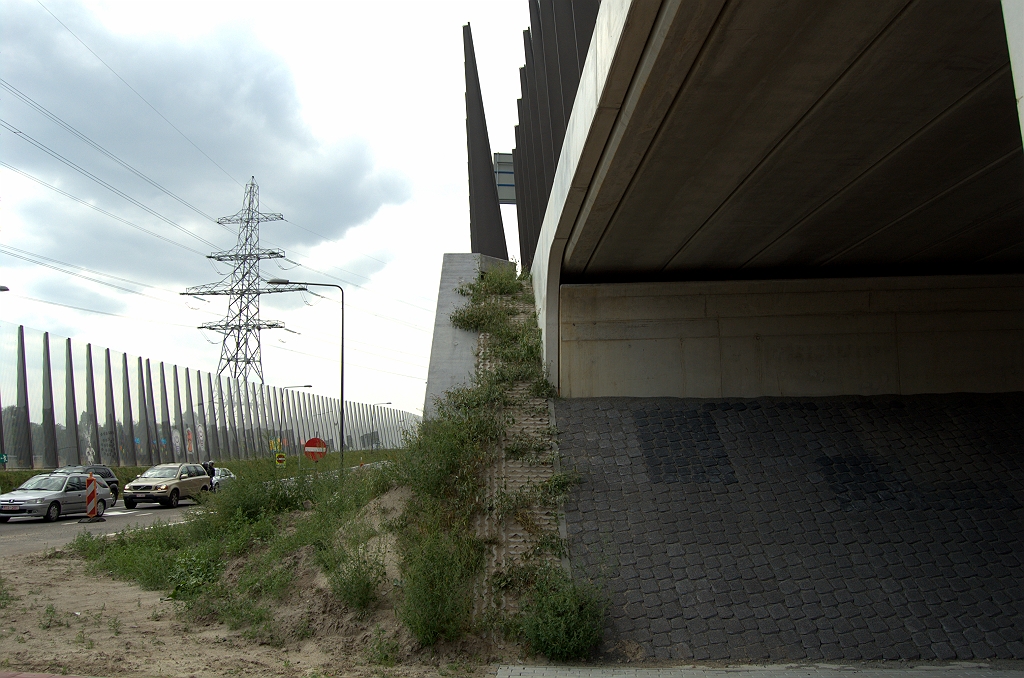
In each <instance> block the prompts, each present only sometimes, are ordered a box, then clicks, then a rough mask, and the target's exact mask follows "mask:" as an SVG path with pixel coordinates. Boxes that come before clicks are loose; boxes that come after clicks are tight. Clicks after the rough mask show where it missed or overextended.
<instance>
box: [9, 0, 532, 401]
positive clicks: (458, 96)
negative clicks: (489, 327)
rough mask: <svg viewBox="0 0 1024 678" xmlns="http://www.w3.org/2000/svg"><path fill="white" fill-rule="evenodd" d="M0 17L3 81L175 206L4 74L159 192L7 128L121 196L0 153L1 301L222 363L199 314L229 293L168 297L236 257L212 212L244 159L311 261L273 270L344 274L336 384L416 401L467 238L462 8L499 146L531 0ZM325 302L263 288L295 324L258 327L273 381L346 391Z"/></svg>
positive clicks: (122, 7) (60, 144)
mask: <svg viewBox="0 0 1024 678" xmlns="http://www.w3.org/2000/svg"><path fill="white" fill-rule="evenodd" d="M44 5H45V7H44ZM50 12H52V14H53V15H51V14H50ZM0 15H2V16H3V20H2V21H0V77H2V78H3V80H4V81H6V82H7V83H9V85H11V86H12V87H14V88H16V89H17V90H19V91H20V92H21V93H22V94H24V95H25V96H26V97H28V98H29V99H31V100H32V101H34V102H35V103H36V104H38V105H39V106H41V107H43V108H45V109H46V110H48V111H49V112H50V113H52V114H53V115H55V116H57V117H58V118H59V119H61V120H63V121H64V122H65V123H67V124H69V125H70V126H72V127H74V128H75V129H77V130H78V131H79V132H81V133H82V134H84V135H85V136H87V137H88V138H90V139H91V140H92V141H94V142H95V143H96V144H98V145H100V146H102V147H103V148H105V149H106V150H107V151H109V152H110V153H112V154H114V155H116V156H117V157H118V158H120V159H121V160H123V161H124V162H126V163H128V164H129V165H131V166H132V167H134V168H135V169H137V170H138V171H139V172H141V173H142V174H144V175H145V176H146V177H148V178H149V179H151V180H152V181H153V182H154V183H156V184H158V185H159V186H161V187H163V188H165V189H166V190H167V191H168V192H170V193H173V194H175V195H176V196H178V197H180V198H182V199H183V200H184V201H185V202H187V203H188V205H185V204H182V203H181V202H179V201H177V200H175V199H173V198H172V197H170V196H168V195H167V194H166V193H164V192H162V191H161V190H159V188H158V187H157V186H154V185H152V184H150V183H147V182H146V181H144V180H143V179H141V178H139V177H138V176H135V175H133V174H132V173H131V172H130V171H128V170H126V169H125V168H124V167H122V166H120V165H118V164H117V163H116V162H114V161H113V160H111V159H109V158H107V157H105V156H104V155H102V154H101V153H100V152H98V151H97V150H96V149H94V148H92V147H90V146H89V145H88V144H86V143H85V142H83V141H82V140H81V139H79V138H77V137H76V136H74V135H73V134H72V133H70V132H69V131H67V130H65V129H62V128H61V127H60V126H59V125H58V124H57V123H56V122H54V121H53V120H51V119H48V118H47V117H46V116H45V115H43V114H42V113H40V112H39V111H38V110H35V109H33V108H32V107H31V106H30V105H28V104H26V103H25V102H24V101H23V100H21V99H19V98H17V97H16V96H14V95H12V94H11V93H10V92H8V91H6V90H0V120H3V121H4V122H5V123H6V124H7V125H9V126H10V127H13V128H15V129H17V130H18V131H19V132H21V133H23V134H24V135H27V136H28V137H31V138H32V139H34V140H35V141H36V142H37V143H38V144H41V145H42V146H44V147H46V148H48V149H49V150H50V151H52V152H53V153H55V154H57V155H59V156H61V157H62V158H63V159H64V160H66V161H67V162H68V163H73V164H75V165H77V166H79V167H80V168H82V169H83V170H85V171H87V172H89V173H91V174H92V175H94V176H95V177H97V178H98V179H100V180H102V181H103V182H105V183H106V184H108V185H109V186H110V187H112V188H113V189H116V191H117V192H120V193H122V194H124V195H127V196H129V197H130V198H131V199H133V200H134V201H136V202H137V203H139V204H141V205H143V206H145V207H146V208H148V209H149V210H151V212H150V211H147V210H144V209H143V208H142V207H139V206H138V205H137V204H133V203H132V202H130V201H129V200H128V199H126V198H125V197H124V196H123V195H118V194H117V193H115V192H114V191H112V190H110V189H109V188H107V187H104V186H102V185H100V184H99V183H96V182H95V181H93V180H92V179H90V178H88V177H86V176H84V175H83V174H81V173H80V172H78V171H76V170H75V169H73V168H71V167H69V166H68V165H67V164H66V163H65V162H63V161H62V160H60V159H58V158H55V157H53V156H52V155H49V154H47V152H46V151H45V150H42V149H40V148H38V147H36V146H33V145H32V144H31V143H30V142H28V141H26V140H25V139H24V138H22V137H19V136H18V135H16V134H14V133H12V132H11V131H9V130H8V129H4V128H0V161H2V162H3V163H5V164H7V165H9V166H11V167H14V168H16V169H17V170H19V171H20V172H23V173H25V174H28V175H30V176H31V177H34V178H35V179H36V180H38V181H40V182H44V183H45V184H49V185H50V186H53V187H55V188H58V189H60V190H61V191H63V192H64V193H66V194H69V195H70V196H74V197H75V198H78V199H80V200H83V201H85V202H87V203H89V204H91V205H94V206H96V207H99V208H101V209H103V210H105V211H106V212H108V213H110V214H111V215H114V216H113V217H112V216H109V215H106V214H102V213H100V212H98V211H95V210H93V209H91V208H89V207H88V206H86V205H83V204H81V203H80V202H76V201H75V200H74V199H73V198H71V197H68V195H63V194H61V193H58V192H56V191H54V190H53V189H52V188H49V187H47V186H44V185H41V184H40V183H38V182H37V181H33V180H32V179H30V178H28V177H26V176H24V175H23V174H19V173H18V172H15V171H14V170H11V169H8V168H6V167H0V284H2V285H6V286H8V287H10V288H11V292H7V293H3V294H0V320H4V321H6V322H11V323H20V324H24V325H27V326H31V327H34V328H36V329H40V330H46V331H49V332H51V335H58V336H70V337H73V338H76V339H80V340H82V341H91V342H93V344H94V345H99V346H103V347H109V348H111V349H116V350H121V351H127V352H129V353H131V354H135V355H142V356H144V357H149V358H154V359H158V360H164V361H167V362H170V363H176V364H178V365H181V366H187V367H191V368H195V369H200V370H203V371H206V370H213V369H216V367H217V360H218V357H219V354H220V335H218V334H215V333H210V332H205V333H204V332H201V331H200V330H198V329H195V326H196V325H198V324H200V323H203V322H209V321H212V320H217V319H218V318H220V317H222V316H223V314H224V311H225V308H226V299H225V298H223V297H220V298H210V300H209V301H200V300H197V299H193V298H190V297H182V296H180V295H179V294H178V293H179V292H181V291H182V290H184V288H186V287H189V286H193V285H201V284H204V283H210V282H215V281H218V280H220V279H222V278H223V277H224V275H225V274H226V273H228V271H229V269H228V268H227V267H226V265H223V264H216V265H214V264H213V263H211V262H210V261H209V260H208V259H206V258H205V255H206V254H208V253H209V252H210V251H211V250H212V249H214V248H217V249H229V248H230V247H232V246H233V245H234V243H235V237H236V236H235V234H233V233H232V232H229V231H228V230H227V229H225V228H224V227H221V226H218V225H217V224H215V223H213V222H212V221H211V220H210V219H208V218H207V217H206V216H204V215H209V216H212V217H214V218H216V217H221V216H226V215H230V214H234V213H235V212H237V211H238V210H239V209H240V208H241V205H242V196H243V188H242V185H243V184H245V183H246V181H247V180H248V179H249V177H250V176H255V177H256V180H257V182H258V183H259V187H260V199H261V209H262V211H275V212H282V213H283V214H284V216H285V217H286V219H287V221H285V222H273V223H267V224H265V225H264V226H263V227H262V231H261V235H262V244H263V245H264V246H265V247H280V248H282V249H284V250H285V251H286V253H287V256H288V258H289V259H290V260H291V262H297V263H299V264H302V266H298V267H296V265H295V263H291V262H288V261H280V262H275V261H270V262H264V264H263V271H264V273H265V274H266V275H267V276H269V277H283V278H291V279H304V280H311V281H318V282H329V283H339V282H341V281H344V282H343V283H342V284H343V285H344V287H345V290H346V292H345V293H346V311H347V321H346V328H345V329H346V399H348V400H356V401H361V402H368V403H378V402H386V401H390V402H392V403H394V406H396V407H400V408H401V409H406V410H410V411H415V412H417V413H419V412H420V411H421V408H422V405H423V394H424V388H425V385H426V381H425V380H426V374H427V362H428V359H429V354H430V337H431V328H432V325H433V316H434V306H435V301H436V297H437V286H438V280H439V276H440V267H441V260H442V254H443V253H445V252H468V251H469V207H468V183H467V179H466V138H465V134H466V131H465V103H464V92H465V83H464V71H463V51H462V25H463V24H465V23H466V22H467V21H468V22H471V23H472V26H473V35H474V41H475V45H476V50H477V59H478V63H479V70H480V78H481V82H482V89H483V96H484V105H485V108H486V113H487V117H488V128H489V132H490V139H491V147H492V151H510V150H511V149H512V146H513V145H514V131H513V126H514V125H515V124H516V99H517V98H518V97H519V71H518V68H519V67H520V66H521V65H522V63H523V46H522V30H523V29H524V28H526V27H527V26H528V24H529V15H528V7H527V3H526V0H509V1H507V2H504V1H497V0H487V1H486V2H483V1H479V2H443V1H440V2H439V1H435V2H422V1H416V2H382V1H375V2H352V3H342V2H325V3H314V2H309V3H300V2H271V3H260V2H251V1H250V2H244V3H242V2H237V3H236V2H223V3H219V2H213V1H211V0H203V2H196V3H187V2H169V3H158V2H145V3H140V2H134V1H133V2H95V3H85V4H81V3H74V2H61V1H58V0H43V3H42V4H40V3H39V2H35V1H29V0H13V1H7V0H0ZM58 20H59V21H58ZM61 23H63V24H64V26H62V25H61ZM65 26H66V27H65ZM75 36H77V38H76V37H75ZM79 39H80V40H79ZM83 43H84V45H83ZM86 46H87V47H86ZM90 49H91V50H92V52H95V54H92V53H90ZM101 60H102V61H101ZM104 62H105V63H106V64H107V65H104ZM107 66H109V68H108V67H107ZM115 73H116V75H115ZM118 76H120V78H123V80H124V81H122V80H121V79H119V77H118ZM126 83H127V84H126ZM133 89H134V90H135V92H133ZM136 92H137V94H136ZM140 95H141V96H140ZM143 99H145V101H144V100H143ZM147 102H148V104H147ZM164 118H166V120H165V119H164ZM175 128H177V129H175ZM207 156H208V157H207ZM502 211H503V216H504V218H505V231H506V238H507V239H508V245H509V252H510V254H511V255H512V256H513V257H514V258H518V239H517V237H516V223H515V208H514V206H503V207H502ZM152 212H155V213H156V214H158V215H159V217H162V219H161V218H159V217H157V216H154V214H153V213H152ZM114 217H117V218H114ZM122 220H123V221H122ZM125 221H127V222H130V225H129V224H126V223H124V222H125ZM12 254H16V255H18V256H20V257H22V258H20V259H19V258H17V257H15V256H11V255H12ZM40 257H45V258H46V259H40ZM26 258H27V259H29V260H28V261H27V260H26ZM40 261H44V262H45V263H47V264H49V265H50V266H53V267H56V268H59V269H64V271H73V272H75V273H77V274H79V275H77V276H75V275H70V274H68V273H67V272H64V271H59V270H54V269H53V268H47V267H45V266H42V265H40V263H39V262H40ZM74 267H79V268H74ZM83 276H84V277H83ZM87 278H91V279H93V280H89V279H87ZM94 280H96V281H103V282H105V283H108V284H106V285H104V284H100V283H98V282H94ZM111 285H113V286H114V287H112V286H111ZM336 299H337V292H336V291H335V290H330V289H325V290H323V297H316V296H311V295H304V294H287V295H285V294H279V295H270V296H264V297H263V298H262V317H263V318H265V319H277V320H283V321H284V322H285V323H286V325H287V327H288V328H289V329H290V330H292V332H284V331H281V330H273V331H266V332H264V333H263V349H264V351H263V367H264V374H265V378H266V382H267V383H268V384H272V385H277V386H288V385H293V384H313V386H314V388H313V389H311V390H312V391H314V392H316V393H319V394H322V395H327V396H336V395H337V369H338V358H337V354H338V339H337V336H338V327H339V316H340V306H339V305H338V303H337V302H336ZM43 302H56V303H58V304H64V306H58V305H54V304H53V303H49V304H48V303H43ZM68 306H73V307H80V308H82V309H90V310H92V311H101V312H103V313H102V314H100V313H93V312H89V311H85V310H76V309H73V308H68Z"/></svg>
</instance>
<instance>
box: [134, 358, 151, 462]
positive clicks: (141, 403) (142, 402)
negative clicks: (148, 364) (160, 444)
mask: <svg viewBox="0 0 1024 678" xmlns="http://www.w3.org/2000/svg"><path fill="white" fill-rule="evenodd" d="M135 360H136V361H137V362H138V366H139V367H138V372H139V383H138V386H137V389H136V392H135V395H136V397H137V398H138V408H139V409H138V412H139V428H138V430H136V431H135V437H136V438H137V439H138V443H137V444H136V445H135V463H136V464H137V465H139V466H145V465H148V464H152V463H153V456H152V454H153V444H152V440H153V429H152V427H150V425H149V407H148V405H147V403H146V373H145V368H144V367H143V366H142V357H141V356H140V357H138V358H136V359H135Z"/></svg>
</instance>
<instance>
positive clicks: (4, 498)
mask: <svg viewBox="0 0 1024 678" xmlns="http://www.w3.org/2000/svg"><path fill="white" fill-rule="evenodd" d="M93 477H94V478H95V480H96V515H97V516H102V515H103V512H104V511H106V510H107V504H109V503H110V488H109V487H107V484H106V483H105V482H103V478H99V477H96V476H93ZM87 478H88V476H86V475H83V474H79V473H71V474H69V473H53V474H50V473H44V474H42V475H38V476H32V477H31V478H29V479H28V480H26V481H25V482H23V483H22V484H21V485H20V486H19V487H16V488H15V489H13V490H11V491H10V492H7V493H5V494H0V523H6V522H7V521H8V520H10V519H11V518H15V517H17V516H31V517H36V518H42V519H43V520H45V521H48V522H52V521H54V520H57V518H59V517H60V516H61V515H68V514H71V513H85V512H86V505H85V482H86V480H87Z"/></svg>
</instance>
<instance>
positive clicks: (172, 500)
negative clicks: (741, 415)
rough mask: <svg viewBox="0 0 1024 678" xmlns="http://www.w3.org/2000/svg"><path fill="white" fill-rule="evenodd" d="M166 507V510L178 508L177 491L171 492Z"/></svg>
mask: <svg viewBox="0 0 1024 678" xmlns="http://www.w3.org/2000/svg"><path fill="white" fill-rule="evenodd" d="M166 506H167V507H168V508H178V491H177V490H171V496H170V497H168V498H167V504H166Z"/></svg>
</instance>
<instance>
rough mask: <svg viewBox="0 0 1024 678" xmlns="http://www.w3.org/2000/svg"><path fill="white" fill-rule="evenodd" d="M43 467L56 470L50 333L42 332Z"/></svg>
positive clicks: (55, 425)
mask: <svg viewBox="0 0 1024 678" xmlns="http://www.w3.org/2000/svg"><path fill="white" fill-rule="evenodd" d="M42 453H43V467H44V468H57V466H59V464H58V463H57V422H56V420H55V419H54V415H53V378H52V376H51V374H50V333H49V332H43V449H42Z"/></svg>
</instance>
